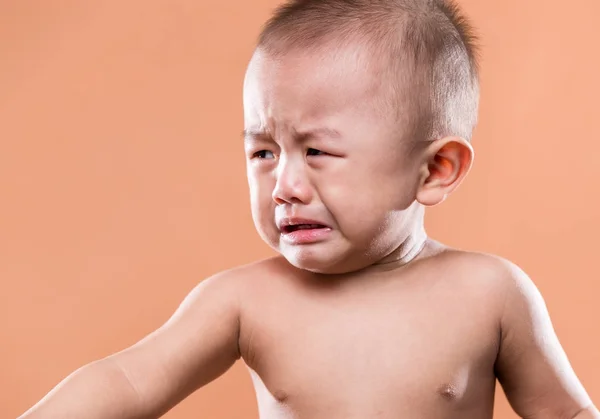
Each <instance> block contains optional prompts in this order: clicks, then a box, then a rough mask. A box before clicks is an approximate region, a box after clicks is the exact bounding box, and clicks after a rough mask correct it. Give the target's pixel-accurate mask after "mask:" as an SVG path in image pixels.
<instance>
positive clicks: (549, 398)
mask: <svg viewBox="0 0 600 419" xmlns="http://www.w3.org/2000/svg"><path fill="white" fill-rule="evenodd" d="M507 270H508V273H507V279H508V281H506V290H505V291H506V299H505V304H504V309H503V314H502V318H501V330H502V336H501V344H500V350H499V354H498V359H497V361H496V375H497V377H498V380H499V381H500V383H501V385H502V387H503V389H504V392H505V394H506V396H507V398H508V401H509V403H510V404H511V406H512V407H513V409H514V410H515V412H516V413H517V414H519V416H521V417H524V418H573V417H574V416H575V415H576V414H577V412H579V411H581V410H582V409H584V408H587V407H588V406H590V404H591V401H590V399H589V397H588V395H587V394H586V392H585V390H584V389H583V386H582V385H581V383H580V382H579V380H578V378H577V376H576V375H575V373H574V371H573V369H572V367H571V365H570V363H569V361H568V359H567V356H566V354H565V352H564V350H563V348H562V347H561V345H560V343H559V341H558V338H557V336H556V334H555V331H554V328H553V326H552V324H551V321H550V317H549V314H548V311H547V309H546V305H545V302H544V300H543V298H542V296H541V294H540V293H539V291H538V289H537V288H536V287H535V285H534V284H533V283H532V281H531V280H530V279H529V278H528V277H527V275H526V274H525V273H524V272H523V271H521V270H520V269H519V268H518V267H516V266H514V265H512V264H508V269H507Z"/></svg>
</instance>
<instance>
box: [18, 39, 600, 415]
mask: <svg viewBox="0 0 600 419" xmlns="http://www.w3.org/2000/svg"><path fill="white" fill-rule="evenodd" d="M364 60H367V56H366V55H365V54H363V52H362V51H361V50H360V48H359V47H356V48H347V49H344V50H331V51H324V52H323V53H322V54H320V55H319V54H315V53H312V54H308V53H306V52H302V51H297V52H293V51H291V52H290V53H289V54H288V55H287V56H286V57H284V59H281V58H278V59H273V58H271V57H268V56H266V55H264V54H262V53H261V51H257V52H256V54H255V55H254V57H253V59H252V61H251V63H250V65H249V68H248V73H247V77H246V81H245V86H244V117H245V118H244V119H245V128H246V133H245V140H244V142H245V150H246V155H247V163H248V166H247V171H248V182H249V187H250V196H251V204H252V205H251V208H252V215H253V219H254V222H255V224H256V228H257V230H258V232H259V234H260V235H261V237H262V238H263V239H264V240H265V242H267V243H268V244H269V245H270V246H271V247H273V248H274V249H276V250H277V251H278V252H279V253H280V256H278V257H276V258H273V259H269V260H264V261H260V262H257V263H254V264H252V265H247V266H242V267H238V268H235V269H232V270H230V271H226V272H222V273H219V274H217V275H215V276H213V277H211V278H208V279H206V280H204V281H202V282H201V283H200V284H199V285H198V286H197V287H196V288H195V289H194V290H193V291H192V292H191V293H190V294H189V296H188V297H187V298H186V299H185V301H184V302H183V303H182V305H181V306H180V308H179V309H178V310H177V312H176V313H175V314H174V315H173V317H172V318H171V319H169V321H168V322H167V323H165V324H164V325H163V326H162V327H161V328H159V329H158V330H156V331H155V332H154V333H152V334H150V335H149V336H147V337H146V338H145V339H143V340H142V341H140V342H138V343H137V344H136V345H134V346H133V347H131V348H127V349H125V350H124V351H122V352H119V353H117V354H114V355H111V356H110V357H108V358H106V359H104V360H101V361H99V362H97V363H95V364H93V365H88V366H86V367H83V368H82V369H81V370H79V371H78V372H76V373H74V374H72V375H71V376H69V377H67V378H66V379H65V380H64V381H63V382H62V383H61V384H60V385H59V386H58V387H57V388H55V389H54V390H53V391H52V392H51V393H50V394H49V395H48V396H47V397H46V398H44V399H43V400H42V401H40V402H39V403H38V404H37V405H36V406H34V407H33V408H32V409H30V411H28V412H27V413H26V414H24V415H23V416H22V418H30V419H31V418H42V417H43V418H67V419H68V418H79V417H86V418H152V417H159V416H160V415H161V414H163V413H165V412H166V411H167V410H169V409H170V408H171V407H173V406H174V405H175V404H177V403H178V402H179V401H181V400H183V399H184V398H185V397H186V396H187V395H189V394H191V393H192V392H193V391H195V390H196V389H198V388H200V387H202V386H203V385H206V384H207V383H209V382H210V381H212V380H214V379H215V378H217V377H218V376H220V375H221V374H223V373H224V372H225V371H227V369H228V368H229V367H230V366H231V365H232V364H233V363H234V362H236V360H238V359H240V358H242V359H243V360H244V361H245V363H246V364H247V366H248V368H249V370H250V373H251V376H252V379H253V382H254V385H255V389H256V393H257V398H258V402H259V410H260V417H261V418H262V419H283V418H295V419H321V418H323V419H337V418H339V419H342V418H343V419H351V418H361V419H364V418H415V419H418V418H423V419H429V418H431V419H433V418H436V419H438V418H445V419H454V418H456V419H459V418H460V419H464V418H481V419H484V418H486V419H487V418H491V417H492V409H493V402H494V390H495V383H496V379H497V378H498V379H499V380H500V383H501V384H502V385H503V387H504V389H505V391H506V393H507V396H508V398H509V400H510V402H511V404H512V406H513V407H514V409H515V411H516V412H517V413H518V414H519V415H520V416H521V417H524V418H535V419H538V418H539V419H542V418H543V419H546V418H550V419H554V418H555V419H564V418H569V419H572V418H577V419H585V418H600V415H599V414H598V411H597V410H596V409H595V408H594V407H593V405H592V403H591V401H590V399H589V397H588V396H587V394H586V392H585V390H584V389H583V387H582V385H581V384H580V382H579V381H578V379H577V377H576V376H575V374H574V372H573V370H572V368H571V366H570V365H569V362H568V360H567V357H566V356H565V354H564V352H563V350H562V348H561V346H560V344H559V342H558V340H557V338H556V335H555V333H554V331H553V329H552V325H551V323H550V320H549V317H548V313H547V311H546V308H545V305H544V302H543V300H542V298H541V296H540V294H539V292H538V291H537V289H536V288H535V286H534V285H533V283H532V281H531V280H530V279H529V278H528V277H527V275H526V274H525V273H524V272H523V271H521V270H520V269H519V268H518V267H516V266H515V265H514V264H512V263H510V262H509V261H506V260H504V259H501V258H499V257H496V256H492V255H486V254H481V253H474V252H465V251H459V250H455V249H451V248H449V247H447V246H444V245H442V244H440V243H438V242H436V241H434V240H431V239H429V238H428V237H427V235H426V234H425V230H424V228H423V213H424V208H425V207H426V206H431V205H436V204H439V203H440V202H442V201H443V200H444V199H445V198H446V197H447V196H448V195H449V194H450V193H452V191H453V190H454V189H455V188H456V187H457V186H458V185H459V184H460V182H461V181H462V179H463V178H464V176H465V175H466V174H467V173H468V171H469V168H470V166H471V163H472V159H473V150H472V148H471V146H470V145H469V143H468V142H467V141H465V140H463V139H461V138H456V137H446V138H440V139H432V141H429V142H423V143H419V144H415V143H414V142H411V141H410V140H411V139H410V138H406V135H404V134H403V132H402V123H401V121H400V122H399V121H397V120H392V119H391V118H389V117H387V116H386V115H385V114H384V113H382V112H381V109H380V108H379V107H378V106H376V103H377V98H378V97H380V95H381V94H382V91H381V89H382V87H381V84H380V83H379V81H378V79H377V78H375V77H373V73H372V72H370V70H369V66H366V65H362V64H363V63H364ZM406 115H407V118H408V117H409V115H410V110H408V109H407V110H406ZM285 217H303V218H310V219H314V220H317V221H319V222H320V223H322V224H325V225H327V226H328V230H327V231H326V233H325V234H324V235H323V236H322V237H321V239H320V240H319V241H317V242H311V243H308V244H297V243H292V242H290V241H289V240H287V239H286V238H285V237H284V236H283V235H282V234H281V231H280V230H279V227H278V222H279V221H280V220H281V219H282V218H285ZM111 391H112V393H111ZM99 392H102V394H105V399H106V400H110V401H111V402H107V401H103V400H102V399H100V398H99V397H98V394H99Z"/></svg>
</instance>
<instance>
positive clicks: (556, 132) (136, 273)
mask: <svg viewBox="0 0 600 419" xmlns="http://www.w3.org/2000/svg"><path fill="white" fill-rule="evenodd" d="M461 3H462V5H463V6H464V8H465V10H466V11H467V13H468V15H470V16H471V17H472V19H473V20H474V22H475V24H476V25H477V26H478V28H479V32H480V34H481V35H482V37H483V47H484V48H483V60H482V103H481V122H480V125H479V127H478V129H477V132H476V135H475V139H474V145H475V148H476V160H475V165H474V168H473V171H472V172H471V174H470V176H469V178H468V179H467V181H466V183H464V184H463V186H462V187H461V188H460V189H459V190H458V191H457V193H456V194H455V195H454V196H452V198H451V199H450V200H449V201H448V202H446V203H444V204H443V205H442V206H440V207H436V208H434V209H433V210H431V211H430V213H429V216H428V219H427V224H428V228H429V232H430V233H431V235H432V236H434V237H436V238H438V239H440V240H442V241H445V242H447V243H449V244H452V245H456V246H459V247H464V248H470V249H477V250H483V251H488V252H495V253H498V254H500V255H502V256H505V257H507V258H510V259H512V260H513V261H515V262H516V263H518V264H519V265H521V266H522V267H523V268H524V269H525V270H526V271H527V272H528V273H529V274H530V275H531V276H532V278H533V279H534V281H535V282H536V283H537V285H538V286H539V288H540V289H541V291H542V293H543V294H544V296H545V298H546V301H547V304H548V306H549V309H550V312H551V315H552V318H553V321H554V324H555V327H556V329H557V331H558V334H559V337H560V339H561V341H562V343H563V345H564V347H565V348H566V350H567V353H568V354H569V357H570V359H571V361H572V363H573V365H574V367H575V369H576V371H577V372H578V374H579V376H580V378H581V380H582V381H583V383H584V384H585V385H586V387H587V389H588V391H589V392H590V394H591V396H592V397H593V398H594V400H595V402H596V403H597V404H600V374H599V373H600V337H599V335H598V330H599V329H598V321H599V319H600V306H599V305H598V304H597V300H598V293H599V292H600V281H598V280H599V274H598V259H597V258H598V255H597V253H596V252H597V251H598V245H597V243H598V242H597V239H598V237H599V236H600V223H599V222H598V214H600V198H599V192H600V190H599V189H600V188H599V187H598V182H599V180H600V165H599V164H598V163H599V159H598V157H599V156H600V136H599V134H598V121H599V120H600V112H599V111H598V106H597V98H599V97H600V78H599V77H598V75H600V59H599V56H598V42H599V41H600V30H599V29H598V24H597V18H598V16H600V2H598V1H597V0H571V1H569V2H568V3H567V4H568V6H565V2H563V1H559V0H528V1H522V0H487V1H480V0H463V1H461ZM276 4H277V1H276V0H261V1H257V0H255V1H252V2H249V1H243V0H234V1H223V2H217V1H206V0H205V1H202V0H195V1H192V0H172V1H158V0H151V1H143V2H142V1H129V2H122V1H106V2H103V1H97V2H90V1H87V2H82V1H75V0H63V1H60V2H58V1H55V2H46V1H41V0H30V1H27V2H24V1H20V0H1V1H0V57H1V58H0V61H1V64H0V142H1V147H0V199H1V202H0V278H1V281H2V282H1V285H2V287H1V292H0V355H1V356H0V417H2V418H13V417H16V416H17V415H18V414H20V413H22V412H23V411H24V410H25V409H27V408H28V407H29V406H31V405H32V404H33V403H35V402H36V401H37V400H38V399H40V398H41V397H42V396H43V395H44V394H46V392H48V391H49V390H50V389H51V388H52V387H53V386H54V385H55V384H57V383H58V382H59V381H60V380H62V379H63V378H64V377H65V376H66V375H68V374H69V373H70V372H72V371H73V370H74V369H76V368H78V367H79V366H81V365H83V364H84V363H87V362H90V361H92V360H94V359H97V358H99V357H104V356H106V355H108V354H110V353H112V352H115V351H117V350H120V349H122V348H124V347H125V346H128V345H130V344H133V343H134V342H135V341H137V340H138V339H140V338H142V337H143V336H144V335H145V334H147V333H149V332H150V331H152V330H153V329H155V328H156V327H158V326H159V325H161V324H162V322H164V321H165V320H166V319H167V318H168V317H169V316H170V315H171V314H172V312H173V311H174V310H175V309H176V307H177V306H178V304H179V303H180V301H181V300H182V298H183V297H184V296H185V295H186V294H187V292H188V291H190V290H191V288H192V287H193V286H194V285H195V284H196V283H197V282H198V281H200V280H201V279H202V278H204V277H206V276H207V275H210V274H212V273H214V272H216V271H219V270H222V269H225V268H228V267H231V266H233V265H238V264H241V263H247V262H250V261H252V260H255V259H257V258H262V257H266V256H269V255H271V251H270V250H269V249H267V247H266V246H265V245H263V244H262V242H261V241H260V239H259V238H258V236H257V234H256V233H255V231H254V228H253V225H252V223H251V218H250V214H249V205H248V200H247V191H246V187H247V185H246V179H245V168H244V158H243V150H242V141H241V139H240V135H239V134H240V131H241V129H242V108H241V88H242V78H243V74H244V70H245V65H246V63H247V60H248V59H249V57H250V55H251V52H252V47H253V42H254V39H255V36H256V35H257V33H258V30H259V28H260V25H261V23H262V22H263V21H264V20H265V19H266V18H267V16H268V14H269V12H270V10H271V9H272V8H273V7H274V6H275V5H276ZM594 214H595V215H594ZM257 416H258V415H257V410H256V402H255V399H254V392H253V389H252V386H251V382H250V379H249V377H248V375H247V373H246V371H245V369H244V367H243V364H241V363H238V364H236V366H234V367H233V368H232V369H231V370H230V371H229V372H228V373H227V374H226V375H224V376H223V377H222V378H220V379H219V380H217V381H215V382H214V383H212V384H210V385H209V386H207V387H205V388H204V389H202V390H200V391H199V392H197V393H195V394H194V395H192V396H191V397H190V398H188V399H187V400H185V401H184V402H183V403H182V404H180V405H179V406H177V407H176V408H175V409H174V410H172V411H171V412H170V413H168V414H167V415H166V416H165V417H167V418H170V419H184V418H190V419H191V418H231V419H234V418H235V419H238V418H257ZM496 417H497V418H500V419H508V418H514V417H516V416H515V415H514V414H513V413H512V412H511V411H510V409H509V407H508V405H507V403H506V401H505V400H504V397H503V396H502V393H501V391H500V390H499V391H498V402H497V414H496Z"/></svg>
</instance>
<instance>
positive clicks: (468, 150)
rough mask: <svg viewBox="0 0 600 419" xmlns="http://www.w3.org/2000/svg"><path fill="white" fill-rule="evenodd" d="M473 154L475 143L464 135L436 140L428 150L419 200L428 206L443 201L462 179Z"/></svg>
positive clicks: (423, 166)
mask: <svg viewBox="0 0 600 419" xmlns="http://www.w3.org/2000/svg"><path fill="white" fill-rule="evenodd" d="M473 157H474V152H473V147H471V144H469V142H468V141H467V140H465V139H464V138H460V137H445V138H442V139H439V140H436V141H433V142H432V143H431V144H430V145H429V146H428V147H427V149H426V150H425V158H424V162H423V165H422V167H421V169H420V174H421V178H420V184H419V189H418V190H417V196H416V199H417V201H418V202H419V203H421V204H422V205H425V206H434V205H437V204H440V203H442V202H443V201H444V200H445V199H446V198H447V196H448V195H449V194H450V193H452V192H453V191H454V190H455V189H456V188H457V187H458V186H459V185H460V184H461V183H462V181H463V179H464V178H465V176H466V175H467V173H468V172H469V170H470V169H471V165H472V163H473Z"/></svg>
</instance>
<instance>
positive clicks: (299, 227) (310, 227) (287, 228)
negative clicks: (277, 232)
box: [281, 224, 327, 234]
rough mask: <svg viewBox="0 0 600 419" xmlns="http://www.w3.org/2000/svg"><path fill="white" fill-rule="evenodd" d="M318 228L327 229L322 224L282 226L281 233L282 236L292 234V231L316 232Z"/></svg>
mask: <svg viewBox="0 0 600 419" xmlns="http://www.w3.org/2000/svg"><path fill="white" fill-rule="evenodd" d="M319 228H327V226H324V225H322V224H293V225H287V226H284V227H283V228H282V229H281V231H282V232H283V233H284V234H289V233H293V232H294V231H298V230H316V229H319Z"/></svg>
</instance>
